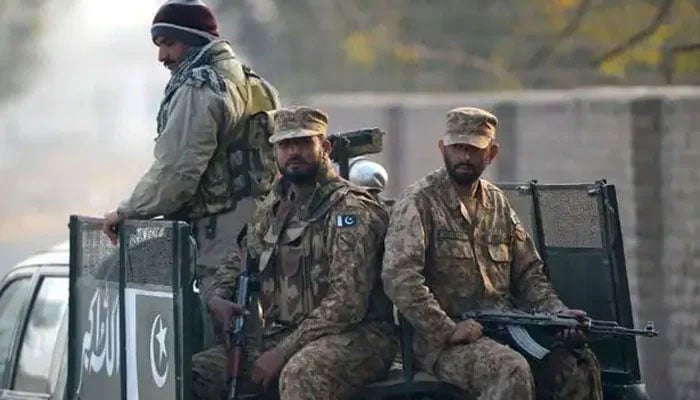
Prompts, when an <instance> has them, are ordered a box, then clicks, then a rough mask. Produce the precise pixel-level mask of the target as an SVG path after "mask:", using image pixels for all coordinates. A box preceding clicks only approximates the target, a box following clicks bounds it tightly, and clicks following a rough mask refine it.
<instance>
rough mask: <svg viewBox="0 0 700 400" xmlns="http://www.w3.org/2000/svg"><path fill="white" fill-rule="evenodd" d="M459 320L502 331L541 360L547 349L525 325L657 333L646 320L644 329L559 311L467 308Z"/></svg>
mask: <svg viewBox="0 0 700 400" xmlns="http://www.w3.org/2000/svg"><path fill="white" fill-rule="evenodd" d="M461 319H462V320H468V319H472V320H474V321H476V322H478V323H480V324H481V325H482V326H483V327H484V330H485V331H486V332H489V331H491V332H496V333H501V334H502V333H504V332H503V331H504V330H505V333H507V334H508V336H509V337H510V338H511V339H512V340H513V342H515V344H516V345H517V346H518V347H519V348H520V349H521V350H522V351H524V352H526V353H527V354H529V355H531V356H532V357H534V358H536V359H538V360H541V359H542V358H544V357H545V356H546V355H547V354H548V353H549V350H548V349H547V348H545V347H543V346H542V345H540V344H539V343H537V341H535V339H533V338H532V336H530V333H529V332H528V331H527V329H526V328H527V327H541V328H554V329H557V330H564V329H580V330H582V331H584V332H586V333H587V334H594V335H612V336H629V335H633V336H646V337H654V336H657V335H658V334H659V333H658V332H657V331H656V329H655V328H654V322H653V321H649V322H647V325H646V327H645V328H644V329H632V328H625V327H623V326H620V325H618V323H617V322H615V321H600V320H594V319H591V318H589V317H585V318H584V319H583V320H582V321H580V320H578V319H577V318H576V317H574V316H570V315H562V314H556V315H555V314H545V313H525V312H513V311H511V312H500V311H470V312H465V313H463V314H462V315H461Z"/></svg>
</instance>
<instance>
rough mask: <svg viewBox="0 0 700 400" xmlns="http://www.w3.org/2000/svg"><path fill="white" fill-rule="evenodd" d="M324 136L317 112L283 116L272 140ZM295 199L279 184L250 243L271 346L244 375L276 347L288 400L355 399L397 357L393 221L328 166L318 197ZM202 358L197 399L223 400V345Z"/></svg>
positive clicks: (221, 281) (255, 350)
mask: <svg viewBox="0 0 700 400" xmlns="http://www.w3.org/2000/svg"><path fill="white" fill-rule="evenodd" d="M325 130H326V120H325V115H323V114H321V113H320V112H318V111H314V110H312V109H308V108H299V109H289V110H281V111H278V112H276V113H275V134H274V135H273V136H272V137H271V138H270V140H271V141H278V140H283V139H287V138H292V137H302V136H309V135H312V134H313V135H317V134H325ZM295 193H296V192H295V191H294V190H293V189H292V187H291V186H290V185H289V184H288V183H286V182H285V181H284V180H280V181H279V182H278V183H277V184H276V186H275V188H274V190H273V192H272V193H271V194H270V195H269V196H268V197H267V198H266V199H265V200H264V201H263V203H262V205H261V207H260V208H259V209H258V210H257V211H256V213H255V214H254V216H253V218H252V219H251V222H250V224H249V228H248V229H249V231H248V234H247V237H246V247H247V250H248V251H249V252H250V253H251V254H252V256H253V257H254V258H255V259H256V260H258V270H259V277H260V281H261V293H260V296H259V303H260V309H261V310H262V325H261V326H260V325H258V327H259V329H260V330H261V331H262V332H261V333H262V343H259V344H258V345H257V346H252V347H251V348H250V352H249V354H248V357H247V361H248V364H247V365H246V366H245V367H244V374H245V373H246V372H247V371H249V370H250V367H251V365H252V363H253V362H254V361H255V359H256V358H257V356H258V355H259V354H261V353H262V352H263V351H265V350H267V349H270V348H272V347H277V348H278V349H280V350H281V351H282V352H283V354H284V356H285V359H286V364H285V365H284V367H283V369H282V371H281V373H280V378H279V395H280V398H281V399H283V400H284V399H344V398H349V397H350V396H351V394H352V393H353V392H354V391H355V390H356V389H357V388H359V387H362V386H363V385H364V384H365V383H367V382H369V381H373V380H377V379H380V378H381V377H382V376H383V375H384V374H385V373H386V371H387V370H388V368H389V366H390V363H391V361H392V359H393V357H394V355H395V354H396V351H397V344H396V342H395V337H394V335H393V333H394V332H393V324H392V322H391V321H392V318H393V316H392V309H391V303H390V302H389V300H388V298H387V297H386V295H385V294H384V293H383V290H382V287H381V280H380V276H379V269H380V267H381V254H382V250H383V247H382V245H381V244H382V243H383V238H384V233H385V230H386V224H387V222H388V215H387V214H386V212H385V211H383V209H382V208H381V206H380V205H379V204H378V203H377V202H376V201H375V200H374V199H373V198H372V197H371V196H370V195H369V194H368V193H367V192H365V191H364V190H362V189H360V188H359V187H357V186H355V185H352V184H350V183H349V182H347V181H345V180H342V179H340V178H339V177H338V176H337V175H336V174H335V172H334V171H333V168H332V167H331V166H330V163H329V162H328V163H327V164H325V165H324V166H323V167H322V168H321V172H320V173H319V176H318V178H317V183H316V184H315V187H314V188H313V192H312V193H311V194H310V195H308V196H306V197H302V196H296V195H295ZM239 268H240V262H239V261H238V257H237V256H232V257H231V258H230V260H229V262H227V263H225V264H224V265H222V266H221V268H220V269H219V271H218V273H217V275H216V279H215V282H216V283H215V286H214V291H215V292H214V293H216V294H217V295H218V296H220V297H222V298H228V299H230V298H232V297H233V294H234V293H233V290H234V288H235V279H236V277H237V275H238V272H239ZM248 319H249V320H252V319H253V318H248ZM253 330H256V329H255V328H253ZM251 336H254V335H251ZM251 339H253V341H256V340H255V339H254V338H251ZM193 362H194V381H195V383H194V385H195V392H196V395H197V398H200V399H218V398H219V397H218V396H219V393H220V390H221V388H222V387H223V385H224V382H225V381H224V379H225V366H226V360H225V356H224V353H223V348H222V347H220V348H216V349H212V350H210V351H207V352H204V353H200V354H198V355H195V357H194V360H193Z"/></svg>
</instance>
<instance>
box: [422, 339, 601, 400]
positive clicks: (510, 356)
mask: <svg viewBox="0 0 700 400" xmlns="http://www.w3.org/2000/svg"><path fill="white" fill-rule="evenodd" d="M433 373H434V374H435V376H436V377H437V378H438V379H440V380H441V381H444V382H448V383H451V384H453V385H455V386H457V387H459V388H461V389H462V390H464V391H466V392H467V393H468V394H469V395H470V397H468V398H469V399H478V400H496V399H511V400H521V399H522V400H531V399H535V398H536V399H538V400H550V399H552V400H553V399H557V400H559V399H562V400H563V399H566V400H601V399H602V398H603V394H602V386H601V382H600V366H599V365H598V360H597V359H596V357H595V355H594V354H593V352H591V351H590V350H588V349H581V350H576V351H575V352H574V351H570V350H567V349H565V348H563V347H557V348H554V349H553V350H552V351H551V353H550V354H548V355H547V356H546V357H545V359H543V360H541V361H535V360H531V361H530V362H528V360H526V359H525V357H523V356H522V355H521V354H520V353H518V352H517V351H515V350H513V349H512V348H510V347H508V346H506V345H503V344H500V343H498V342H496V341H495V340H492V339H490V338H487V337H483V338H481V339H479V340H477V341H476V342H474V343H472V344H468V345H461V346H453V347H450V348H448V349H446V350H444V351H443V352H441V353H440V355H439V356H438V359H437V362H436V363H435V366H434V368H433Z"/></svg>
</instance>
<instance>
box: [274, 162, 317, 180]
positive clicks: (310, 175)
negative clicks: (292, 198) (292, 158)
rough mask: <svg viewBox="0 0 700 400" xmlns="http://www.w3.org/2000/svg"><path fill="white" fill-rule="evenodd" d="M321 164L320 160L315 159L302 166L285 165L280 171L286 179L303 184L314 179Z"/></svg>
mask: <svg viewBox="0 0 700 400" xmlns="http://www.w3.org/2000/svg"><path fill="white" fill-rule="evenodd" d="M321 164H322V162H321V160H317V161H315V162H313V163H310V164H307V165H306V166H304V167H303V168H296V169H291V168H289V167H286V166H285V167H284V168H280V172H281V173H282V177H283V178H284V179H285V180H286V181H288V182H290V183H293V184H296V185H304V184H309V183H313V182H314V181H315V180H316V178H317V177H318V173H319V171H320V170H321Z"/></svg>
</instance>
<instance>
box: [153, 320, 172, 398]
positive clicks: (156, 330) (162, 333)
mask: <svg viewBox="0 0 700 400" xmlns="http://www.w3.org/2000/svg"><path fill="white" fill-rule="evenodd" d="M167 334H168V328H167V327H164V326H163V318H162V317H161V315H160V314H158V315H156V317H155V318H154V319H153V324H151V340H150V346H149V348H150V350H149V354H150V358H151V376H153V382H155V384H156V386H158V388H159V389H160V388H162V387H163V386H165V381H166V380H167V379H168V351H167V349H166V348H165V337H166V335H167ZM154 340H155V341H154ZM155 342H157V344H158V346H157V347H158V354H157V355H156V354H155V353H156V351H155V350H156V349H155V347H156V346H154V344H156V343H155ZM156 356H157V357H158V361H157V362H156ZM163 359H165V368H164V370H163V371H162V372H161V371H160V370H161V369H163V368H162V365H163Z"/></svg>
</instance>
